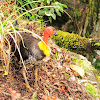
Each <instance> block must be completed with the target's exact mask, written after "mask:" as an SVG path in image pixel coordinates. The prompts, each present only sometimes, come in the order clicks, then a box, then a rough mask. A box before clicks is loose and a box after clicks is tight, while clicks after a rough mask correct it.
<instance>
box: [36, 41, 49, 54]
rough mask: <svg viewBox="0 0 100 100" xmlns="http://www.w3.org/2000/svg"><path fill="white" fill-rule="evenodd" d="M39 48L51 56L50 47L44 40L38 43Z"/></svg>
mask: <svg viewBox="0 0 100 100" xmlns="http://www.w3.org/2000/svg"><path fill="white" fill-rule="evenodd" d="M38 46H39V48H40V49H41V50H42V51H43V52H44V54H45V55H46V56H50V48H49V46H47V45H45V44H44V43H43V42H42V41H40V42H39V43H38Z"/></svg>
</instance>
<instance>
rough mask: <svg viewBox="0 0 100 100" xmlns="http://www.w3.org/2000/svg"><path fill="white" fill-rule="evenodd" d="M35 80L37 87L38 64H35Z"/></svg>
mask: <svg viewBox="0 0 100 100" xmlns="http://www.w3.org/2000/svg"><path fill="white" fill-rule="evenodd" d="M34 75H35V82H34V87H37V81H38V66H35V73H34Z"/></svg>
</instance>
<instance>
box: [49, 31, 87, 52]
mask: <svg viewBox="0 0 100 100" xmlns="http://www.w3.org/2000/svg"><path fill="white" fill-rule="evenodd" d="M57 33H58V36H57V37H55V36H51V38H52V39H53V40H55V42H56V44H57V45H59V46H60V47H64V48H67V49H69V50H71V51H73V50H75V51H84V50H86V49H87V45H88V42H87V40H88V39H87V38H85V37H81V36H80V35H77V34H73V33H68V32H63V31H60V30H58V31H57Z"/></svg>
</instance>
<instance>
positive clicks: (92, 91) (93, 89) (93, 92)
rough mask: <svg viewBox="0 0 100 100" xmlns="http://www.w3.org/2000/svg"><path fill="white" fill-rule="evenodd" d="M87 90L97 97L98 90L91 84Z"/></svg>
mask: <svg viewBox="0 0 100 100" xmlns="http://www.w3.org/2000/svg"><path fill="white" fill-rule="evenodd" d="M86 90H88V92H89V94H90V95H93V96H94V97H95V96H96V93H98V90H97V89H96V88H95V87H94V86H93V85H92V84H90V83H88V82H87V85H86Z"/></svg>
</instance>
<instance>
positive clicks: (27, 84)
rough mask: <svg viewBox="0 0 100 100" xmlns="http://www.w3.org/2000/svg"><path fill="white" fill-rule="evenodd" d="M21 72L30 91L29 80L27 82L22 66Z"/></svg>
mask: <svg viewBox="0 0 100 100" xmlns="http://www.w3.org/2000/svg"><path fill="white" fill-rule="evenodd" d="M22 74H23V77H24V79H25V83H26V87H27V88H28V89H29V90H30V91H32V88H31V87H30V85H29V82H28V80H27V77H26V72H25V69H24V68H22Z"/></svg>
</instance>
